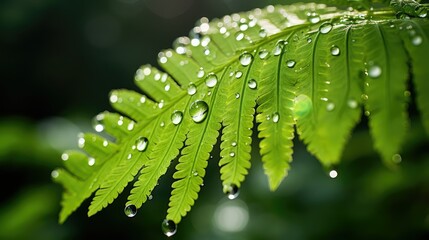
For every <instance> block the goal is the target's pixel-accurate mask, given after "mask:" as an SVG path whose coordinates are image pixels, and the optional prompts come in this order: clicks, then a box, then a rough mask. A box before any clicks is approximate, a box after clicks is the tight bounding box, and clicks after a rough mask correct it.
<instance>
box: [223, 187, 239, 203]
mask: <svg viewBox="0 0 429 240" xmlns="http://www.w3.org/2000/svg"><path fill="white" fill-rule="evenodd" d="M223 192H224V193H225V194H226V196H227V197H228V198H229V199H231V200H232V199H236V198H237V197H238V195H239V194H240V192H239V191H238V187H237V185H235V184H229V185H224V186H223Z"/></svg>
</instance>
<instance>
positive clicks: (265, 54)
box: [259, 49, 270, 59]
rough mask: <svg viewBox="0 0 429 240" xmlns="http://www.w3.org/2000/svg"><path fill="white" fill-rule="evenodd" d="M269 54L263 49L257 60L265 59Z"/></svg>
mask: <svg viewBox="0 0 429 240" xmlns="http://www.w3.org/2000/svg"><path fill="white" fill-rule="evenodd" d="M269 54H270V53H269V52H268V51H267V50H265V49H263V50H261V51H260V52H259V58H260V59H267V58H268V56H269Z"/></svg>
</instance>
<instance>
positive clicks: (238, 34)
mask: <svg viewBox="0 0 429 240" xmlns="http://www.w3.org/2000/svg"><path fill="white" fill-rule="evenodd" d="M243 38H244V33H242V32H237V33H236V34H235V40H237V41H241V40H243Z"/></svg>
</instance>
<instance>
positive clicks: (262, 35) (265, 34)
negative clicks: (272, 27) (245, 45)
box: [259, 28, 267, 38]
mask: <svg viewBox="0 0 429 240" xmlns="http://www.w3.org/2000/svg"><path fill="white" fill-rule="evenodd" d="M259 36H260V37H261V38H264V37H266V36H267V32H266V31H265V29H263V28H261V30H259Z"/></svg>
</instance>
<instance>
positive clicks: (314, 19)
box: [307, 12, 320, 23]
mask: <svg viewBox="0 0 429 240" xmlns="http://www.w3.org/2000/svg"><path fill="white" fill-rule="evenodd" d="M307 15H308V21H310V22H311V23H318V22H320V16H319V15H318V14H317V13H315V12H313V13H309V14H307Z"/></svg>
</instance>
